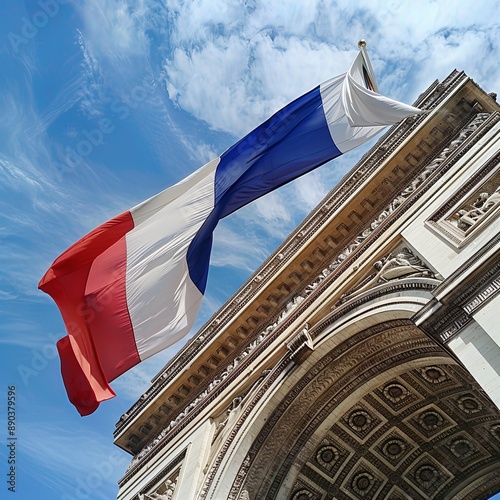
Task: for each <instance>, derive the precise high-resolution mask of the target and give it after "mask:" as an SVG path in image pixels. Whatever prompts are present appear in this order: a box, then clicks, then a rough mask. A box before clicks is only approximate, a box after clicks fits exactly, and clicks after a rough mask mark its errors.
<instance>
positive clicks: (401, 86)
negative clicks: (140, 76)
mask: <svg viewBox="0 0 500 500" xmlns="http://www.w3.org/2000/svg"><path fill="white" fill-rule="evenodd" d="M495 4H496V2H479V4H478V5H477V6H476V7H477V8H475V9H470V5H469V4H467V3H465V2H459V3H456V2H453V3H451V4H447V3H445V2H436V1H433V0H429V1H425V2H419V3H418V4H408V3H407V2H401V1H398V0H392V1H390V2H385V1H376V2H368V1H362V2H361V3H359V2H358V4H356V6H355V7H353V5H352V2H349V1H348V0H341V1H339V2H333V1H323V2H321V1H311V2H303V3H301V4H297V3H295V4H293V3H290V2H264V1H259V0H256V1H255V2H252V3H249V4H246V7H245V6H244V5H243V4H236V3H234V2H223V4H222V5H221V6H219V7H218V8H213V9H211V8H210V6H211V3H210V2H208V1H200V2H196V3H192V2H180V1H176V2H170V3H169V4H168V6H169V7H171V8H173V9H174V10H175V15H173V16H172V17H171V18H170V21H171V41H172V43H173V44H174V46H175V47H176V48H175V50H174V51H173V52H172V54H171V55H170V56H169V57H168V58H167V60H166V85H167V89H168V92H169V95H170V97H171V99H172V100H173V101H175V102H176V103H177V104H178V105H179V106H181V107H182V108H183V109H185V110H187V111H189V112H190V113H192V114H193V115H194V116H195V117H197V118H200V119H202V120H205V121H206V122H207V123H208V124H209V125H210V126H211V127H213V128H215V129H217V130H222V131H227V132H230V133H232V134H233V135H235V136H236V137H238V136H241V135H243V134H244V133H246V132H248V131H249V130H250V129H251V128H253V127H255V126H256V125H258V124H259V123H260V122H262V121H263V120H264V119H265V118H267V117H268V116H269V115H270V114H272V113H273V112H274V111H276V110H277V109H278V108H279V107H281V106H283V105H284V104H285V103H286V102H288V101H290V100H291V99H293V98H294V97H297V96H298V95H300V94H301V93H303V92H305V91H307V90H309V89H310V88H312V87H313V86H315V85H317V84H318V83H320V82H321V81H323V80H325V79H327V78H329V77H331V76H334V75H336V74H339V73H341V72H343V71H344V70H346V69H347V67H348V64H349V63H350V61H351V60H352V57H353V55H354V53H355V51H356V50H357V49H356V43H357V41H358V40H359V39H360V38H366V39H368V48H369V52H370V54H371V57H372V60H373V65H374V67H375V70H376V73H377V76H378V80H379V86H380V88H381V91H382V92H384V93H387V94H388V95H390V96H391V97H394V98H398V99H402V100H410V101H413V100H414V99H415V98H416V97H417V96H418V94H419V93H421V92H422V91H423V90H425V88H426V87H427V86H428V85H430V84H431V83H432V81H434V80H435V79H436V78H439V79H443V78H445V77H446V76H447V75H448V74H449V73H450V72H451V70H453V69H454V68H455V67H457V68H458V69H465V70H466V71H467V72H468V73H470V74H471V76H472V77H473V78H475V79H476V80H478V79H479V78H481V83H483V84H484V85H487V86H488V87H489V88H492V89H494V88H497V87H498V85H497V84H498V83H499V74H500V69H497V66H498V65H496V64H494V63H493V64H492V63H489V64H488V63H486V64H485V61H483V58H484V56H485V54H487V53H490V52H491V50H493V49H494V50H498V43H499V42H498V40H499V39H500V38H499V36H498V35H499V26H498V23H496V21H495V19H496V14H497V7H496V6H495ZM479 26H481V27H479Z"/></svg>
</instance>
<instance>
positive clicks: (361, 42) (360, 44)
mask: <svg viewBox="0 0 500 500" xmlns="http://www.w3.org/2000/svg"><path fill="white" fill-rule="evenodd" d="M358 47H359V48H360V49H364V48H365V47H366V42H365V40H363V39H361V40H360V41H359V42H358Z"/></svg>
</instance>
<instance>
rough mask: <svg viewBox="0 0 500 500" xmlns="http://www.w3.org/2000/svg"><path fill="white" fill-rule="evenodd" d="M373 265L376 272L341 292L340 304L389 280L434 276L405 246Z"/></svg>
mask: <svg viewBox="0 0 500 500" xmlns="http://www.w3.org/2000/svg"><path fill="white" fill-rule="evenodd" d="M373 267H374V269H375V271H376V272H374V273H372V274H370V275H369V276H367V277H366V278H365V279H364V280H363V281H362V282H361V283H360V284H358V285H357V286H356V287H355V288H353V289H351V290H349V291H348V292H346V293H345V294H343V295H342V296H341V298H340V302H339V303H340V304H342V303H344V302H346V301H347V300H349V299H351V298H353V297H356V296H357V295H359V294H361V293H363V292H365V291H366V290H369V289H370V288H373V287H375V286H377V285H380V284H382V283H387V282H389V281H393V280H397V279H402V278H416V277H429V278H436V275H435V274H434V272H433V271H431V269H429V268H428V267H427V266H426V265H425V264H424V263H423V262H422V260H421V259H419V258H418V257H416V256H415V255H414V254H413V253H412V251H411V250H410V249H409V248H406V247H403V248H400V249H398V250H395V251H393V252H391V253H390V254H388V255H386V256H384V257H382V258H381V259H380V260H377V261H376V262H375V263H374V264H373Z"/></svg>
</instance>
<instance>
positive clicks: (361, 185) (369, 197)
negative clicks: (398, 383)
mask: <svg viewBox="0 0 500 500" xmlns="http://www.w3.org/2000/svg"><path fill="white" fill-rule="evenodd" d="M416 104H417V105H418V106H420V107H421V108H422V109H426V110H428V111H429V113H428V114H426V115H422V116H420V117H416V118H412V117H410V118H407V119H406V120H404V121H403V122H401V123H400V124H398V125H396V126H394V127H392V128H391V129H390V130H389V132H388V133H387V134H385V135H384V136H383V137H382V138H381V139H380V140H379V141H378V142H377V144H376V145H375V146H374V147H373V148H372V149H371V150H370V152H369V153H367V154H366V155H364V156H363V158H362V159H361V160H360V162H359V163H358V164H357V165H356V167H355V168H354V169H353V170H352V171H351V173H350V174H348V175H347V176H346V177H345V178H344V179H343V180H342V181H341V182H340V183H339V185H338V186H337V187H336V188H335V189H334V190H332V191H331V193H329V195H327V197H326V198H325V199H324V200H323V201H322V203H320V205H319V206H318V208H317V209H316V210H315V211H313V212H312V213H311V215H309V216H308V217H307V218H306V219H305V221H304V222H303V223H302V224H301V225H300V226H299V227H298V228H297V229H296V230H295V231H294V232H293V233H292V234H291V235H290V236H289V237H288V238H287V239H286V240H285V242H284V243H283V244H282V245H281V246H280V247H279V248H278V249H277V250H276V252H275V253H274V254H273V255H271V256H270V257H269V259H267V260H266V262H265V263H264V264H263V265H262V266H261V267H260V268H259V269H258V270H257V271H256V273H255V274H254V275H253V276H252V277H251V278H250V279H249V280H248V281H247V282H246V283H245V284H244V285H243V286H242V287H241V288H240V290H238V292H236V294H235V295H233V297H232V298H231V299H229V300H228V302H227V303H226V305H225V306H223V307H222V308H221V309H220V310H219V311H218V312H217V313H216V314H215V315H214V316H213V317H212V318H211V320H210V321H209V322H208V323H207V324H206V325H205V326H204V327H203V328H201V329H200V331H199V332H198V334H197V335H196V336H195V337H194V338H193V339H192V340H191V341H190V342H189V343H188V344H187V345H186V346H185V347H184V348H183V349H182V350H181V351H180V352H179V353H178V354H177V355H176V356H175V357H174V358H173V359H172V360H171V361H170V362H169V364H168V365H167V366H166V367H165V368H164V369H163V370H162V371H161V372H160V373H159V374H158V375H157V376H156V377H155V379H154V380H153V385H152V387H151V388H150V389H149V390H148V391H147V392H146V393H145V394H144V395H143V396H142V397H141V399H140V400H139V401H138V402H137V403H136V404H135V405H134V406H133V407H132V408H131V409H130V410H129V411H128V412H127V413H126V414H124V415H123V416H122V418H121V420H120V421H119V422H118V424H117V429H116V432H115V438H116V440H115V443H116V444H117V445H118V446H120V447H122V448H124V449H126V450H127V451H129V452H132V453H134V454H137V453H139V452H140V450H141V449H143V448H145V446H146V444H148V443H151V441H152V439H154V438H157V437H158V436H159V434H160V433H161V432H164V431H165V429H168V431H167V432H166V433H165V434H164V436H163V437H164V438H166V439H167V440H168V436H167V434H168V433H169V431H170V430H172V429H173V428H174V427H175V426H176V425H177V424H178V423H180V422H181V420H183V419H184V417H185V416H186V415H187V414H188V413H189V412H191V411H195V408H196V407H197V406H199V404H200V402H201V401H202V400H205V399H206V398H207V396H208V394H210V399H212V396H213V395H214V388H215V386H214V385H213V383H214V380H220V379H221V378H222V376H224V374H226V377H228V376H229V372H232V371H233V370H234V371H235V373H236V371H238V372H239V371H241V370H243V369H244V367H245V363H243V359H244V358H245V357H246V356H248V355H249V354H250V352H251V351H253V350H255V349H256V348H257V347H258V346H260V347H259V348H262V349H263V348H264V347H265V344H267V343H268V342H270V339H267V338H266V335H267V334H265V332H266V330H267V332H268V333H269V332H270V331H272V330H269V328H276V326H278V325H279V327H280V329H283V328H286V327H287V325H290V324H291V322H292V321H294V320H295V318H297V317H298V312H299V309H302V308H303V307H305V306H306V304H304V305H301V304H300V302H302V301H304V300H308V301H309V302H310V301H311V300H313V299H312V294H313V293H314V294H317V293H318V291H319V290H320V289H324V288H325V287H326V286H328V285H329V284H331V283H332V281H333V280H334V279H335V277H336V276H338V275H339V273H340V272H343V271H344V270H346V269H348V267H349V265H350V263H351V262H352V261H353V258H354V255H359V253H360V252H362V251H363V250H364V248H366V247H367V246H368V245H370V244H371V242H373V241H375V240H376V239H377V238H378V235H379V234H381V233H382V232H383V231H384V230H385V229H386V228H387V227H388V225H390V224H391V221H392V220H395V219H397V218H398V217H400V216H401V215H402V213H404V211H403V210H402V209H399V210H397V209H398V208H399V207H400V206H402V205H403V204H406V206H408V207H409V206H411V203H412V202H411V199H413V198H414V197H416V196H418V190H419V189H421V187H422V186H423V185H424V184H425V183H428V182H429V178H431V177H432V176H434V175H437V172H439V171H440V169H442V168H443V165H444V163H446V162H445V160H447V161H448V160H449V156H450V155H451V154H454V155H456V154H458V149H459V147H460V146H461V143H460V144H458V145H457V148H456V151H451V152H450V154H449V155H448V156H446V158H444V159H443V160H442V161H439V162H437V163H436V164H435V166H434V169H430V170H429V169H428V171H426V168H428V167H429V166H431V165H433V163H432V162H433V160H435V159H436V158H439V155H440V154H441V155H442V153H443V151H444V148H445V146H447V145H449V144H450V141H452V140H453V139H454V138H457V136H459V133H460V131H461V130H462V129H463V127H464V125H466V124H467V123H469V122H470V121H471V120H472V118H473V117H475V116H477V114H478V113H481V112H486V113H491V112H495V111H498V110H499V106H498V105H497V104H496V103H495V102H494V101H493V99H491V98H490V97H489V96H487V95H486V94H485V93H484V92H483V91H482V90H481V89H479V87H477V86H476V85H475V84H474V83H473V82H472V81H471V80H470V79H468V78H467V77H466V76H465V75H464V74H463V73H459V72H454V73H452V74H451V75H450V77H448V78H447V79H446V80H445V81H444V82H443V83H442V84H437V83H436V84H434V85H433V86H431V88H430V89H429V90H428V91H427V92H426V93H424V94H423V95H422V96H421V97H420V98H419V100H417V103H416ZM464 140H465V139H464ZM431 180H432V179H431ZM417 181H418V182H417ZM405 190H406V192H405ZM398 196H399V198H398ZM395 200H398V201H397V204H395ZM395 212H397V213H395ZM332 264H334V265H333V268H332ZM333 271H335V272H333ZM313 285H314V286H313ZM308 287H309V288H308ZM345 291H346V290H339V291H338V293H339V298H340V294H341V293H344V292H345ZM299 305H300V308H299ZM318 314H319V312H318ZM280 323H281V324H280ZM306 340H307V339H306ZM306 344H307V342H306ZM282 349H283V350H285V349H286V345H283V347H282ZM279 354H280V353H279V352H276V356H278V355H279ZM271 361H273V360H271V359H270V360H269V362H271ZM237 365H240V366H238V367H237ZM261 368H262V369H265V368H266V365H265V363H264V364H263V365H262V366H261ZM258 377H259V374H258V373H255V374H254V375H252V376H250V377H248V378H245V377H243V376H241V377H240V379H239V380H240V382H239V384H240V386H239V388H238V390H239V391H240V392H241V391H243V390H245V387H248V386H250V385H251V384H253V383H254V382H255V380H256V379H257V378H258ZM231 378H234V374H232V376H231ZM217 392H218V391H217ZM228 397H231V396H228ZM225 399H227V398H225ZM184 424H185V422H184Z"/></svg>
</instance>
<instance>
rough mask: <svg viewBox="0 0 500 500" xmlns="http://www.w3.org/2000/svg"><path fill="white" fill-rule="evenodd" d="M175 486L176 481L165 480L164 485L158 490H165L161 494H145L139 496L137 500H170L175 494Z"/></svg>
mask: <svg viewBox="0 0 500 500" xmlns="http://www.w3.org/2000/svg"><path fill="white" fill-rule="evenodd" d="M176 486H177V479H174V480H172V479H167V480H166V481H165V484H164V485H163V486H162V487H161V488H160V489H165V491H164V492H163V493H157V492H155V493H148V494H147V495H146V494H143V495H141V494H139V500H172V498H173V496H174V493H175V487H176Z"/></svg>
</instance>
